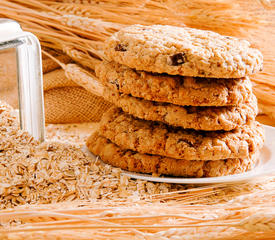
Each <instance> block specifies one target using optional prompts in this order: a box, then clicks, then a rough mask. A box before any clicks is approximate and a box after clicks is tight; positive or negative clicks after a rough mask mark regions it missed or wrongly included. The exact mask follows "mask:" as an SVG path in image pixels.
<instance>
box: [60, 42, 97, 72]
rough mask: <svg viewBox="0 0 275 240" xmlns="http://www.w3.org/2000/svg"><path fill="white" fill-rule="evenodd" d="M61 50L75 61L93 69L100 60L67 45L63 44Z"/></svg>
mask: <svg viewBox="0 0 275 240" xmlns="http://www.w3.org/2000/svg"><path fill="white" fill-rule="evenodd" d="M63 52H64V53H66V54H67V55H68V56H70V57H71V58H72V59H73V60H74V61H75V62H77V63H79V64H81V65H82V66H85V67H88V68H90V69H93V70H94V69H95V65H96V64H98V63H99V62H100V60H98V59H96V58H94V57H91V56H90V55H89V54H88V53H87V52H83V51H80V50H78V49H76V48H75V47H72V46H69V45H64V46H63Z"/></svg>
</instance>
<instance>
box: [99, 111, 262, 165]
mask: <svg viewBox="0 0 275 240" xmlns="http://www.w3.org/2000/svg"><path fill="white" fill-rule="evenodd" d="M99 133H100V135H102V136H104V137H106V138H108V139H109V140H111V141H112V142H113V143H115V144H117V145H118V146H119V147H121V148H122V149H131V150H133V151H137V152H140V153H147V154H155V155H160V156H167V157H171V158H176V159H185V160H219V159H227V158H247V157H250V156H251V154H253V153H254V152H256V151H257V150H258V149H259V148H261V147H262V146H263V141H264V133H263V127H262V126H261V125H260V124H259V123H258V122H255V121H253V122H251V123H249V124H247V125H243V126H242V127H240V128H238V129H234V130H232V131H230V132H225V131H209V132H206V131H195V130H190V129H189V130H187V129H182V128H176V127H172V126H168V125H166V124H163V123H160V122H153V121H146V120H141V119H137V118H135V117H133V116H132V115H129V114H127V113H124V112H123V111H122V110H121V109H119V108H116V107H113V108H111V109H110V110H108V111H107V112H106V113H105V114H104V115H103V117H102V119H101V122H100V129H99Z"/></svg>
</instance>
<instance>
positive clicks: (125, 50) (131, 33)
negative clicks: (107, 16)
mask: <svg viewBox="0 0 275 240" xmlns="http://www.w3.org/2000/svg"><path fill="white" fill-rule="evenodd" d="M105 55H106V58H107V60H109V61H111V60H113V61H115V62H118V63H120V64H124V65H126V66H128V67H130V68H135V69H137V70H143V71H149V72H156V73H168V74H171V75H182V76H194V77H212V78H240V77H244V76H245V75H248V74H252V73H254V72H257V71H260V70H261V69H262V65H263V56H262V54H261V53H260V51H258V50H257V49H254V48H252V47H251V45H250V43H249V42H248V41H246V40H240V39H237V38H235V37H228V36H222V35H220V34H218V33H215V32H211V31H203V30H198V29H192V28H187V27H185V28H181V27H174V26H167V25H152V26H143V25H132V26H129V27H126V28H124V29H121V30H120V31H118V32H117V33H115V34H114V35H113V36H111V37H110V38H109V39H108V40H107V41H106V45H105Z"/></svg>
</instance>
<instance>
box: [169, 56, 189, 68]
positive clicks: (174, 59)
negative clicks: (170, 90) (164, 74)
mask: <svg viewBox="0 0 275 240" xmlns="http://www.w3.org/2000/svg"><path fill="white" fill-rule="evenodd" d="M170 60H171V65H172V66H178V65H181V64H184V63H185V62H186V56H185V53H177V54H175V55H173V56H170Z"/></svg>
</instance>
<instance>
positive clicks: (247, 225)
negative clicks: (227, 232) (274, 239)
mask: <svg viewBox="0 0 275 240" xmlns="http://www.w3.org/2000/svg"><path fill="white" fill-rule="evenodd" d="M236 227H238V228H241V229H245V230H247V231H249V232H275V212H274V213H256V214H254V215H251V216H249V217H247V218H245V219H244V220H242V221H241V222H240V224H238V225H236Z"/></svg>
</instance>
